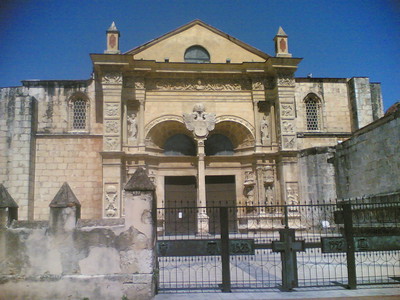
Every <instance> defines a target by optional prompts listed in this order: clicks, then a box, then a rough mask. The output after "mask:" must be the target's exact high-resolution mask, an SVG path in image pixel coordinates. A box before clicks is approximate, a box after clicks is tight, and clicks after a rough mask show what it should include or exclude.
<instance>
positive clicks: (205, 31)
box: [125, 20, 269, 63]
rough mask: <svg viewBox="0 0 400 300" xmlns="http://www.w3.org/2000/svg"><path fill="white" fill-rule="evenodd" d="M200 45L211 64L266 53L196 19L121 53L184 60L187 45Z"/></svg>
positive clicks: (257, 59) (257, 57) (261, 58)
mask: <svg viewBox="0 0 400 300" xmlns="http://www.w3.org/2000/svg"><path fill="white" fill-rule="evenodd" d="M192 46H200V47H203V48H204V49H206V50H207V51H208V53H209V55H210V62H211V63H226V62H227V61H228V60H229V61H230V62H231V63H242V62H264V61H265V60H267V59H268V58H269V55H268V54H266V53H264V52H262V51H260V50H258V49H256V48H254V47H252V46H250V45H248V44H246V43H244V42H242V41H239V40H238V39H236V38H234V37H232V36H230V35H228V34H226V33H224V32H222V31H220V30H218V29H216V28H214V27H212V26H210V25H208V24H206V23H204V22H202V21H200V20H195V21H192V22H190V23H188V24H186V25H184V26H181V27H179V28H178V29H175V30H173V31H171V32H169V33H167V34H165V35H163V36H161V37H159V38H156V39H154V40H152V41H150V42H148V43H146V44H144V45H142V46H139V47H137V48H134V49H132V50H130V51H128V52H126V53H125V54H131V55H133V58H134V59H135V60H155V61H160V62H163V61H166V60H167V61H169V62H184V61H185V60H184V56H185V52H186V50H187V49H188V48H189V47H192Z"/></svg>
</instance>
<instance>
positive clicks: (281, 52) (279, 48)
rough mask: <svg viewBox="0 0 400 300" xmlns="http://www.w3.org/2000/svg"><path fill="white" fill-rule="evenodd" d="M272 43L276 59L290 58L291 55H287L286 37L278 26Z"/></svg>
mask: <svg viewBox="0 0 400 300" xmlns="http://www.w3.org/2000/svg"><path fill="white" fill-rule="evenodd" d="M274 42H275V56H276V57H292V54H290V53H289V46H288V35H287V34H286V32H285V31H284V30H283V28H282V27H281V26H279V29H278V33H277V34H276V35H275V38H274Z"/></svg>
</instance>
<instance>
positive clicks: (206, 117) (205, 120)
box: [183, 103, 215, 138]
mask: <svg viewBox="0 0 400 300" xmlns="http://www.w3.org/2000/svg"><path fill="white" fill-rule="evenodd" d="M183 120H184V121H185V125H186V128H187V129H189V130H190V131H193V132H194V134H195V135H196V136H197V137H202V138H205V137H206V136H207V135H208V133H209V132H210V131H211V130H213V129H214V127H215V114H212V113H206V112H205V108H204V105H203V104H201V103H198V104H196V105H195V106H194V107H193V112H192V113H190V114H183Z"/></svg>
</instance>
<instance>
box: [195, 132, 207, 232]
mask: <svg viewBox="0 0 400 300" xmlns="http://www.w3.org/2000/svg"><path fill="white" fill-rule="evenodd" d="M204 141H205V139H197V157H198V164H197V207H200V208H199V210H198V212H197V231H198V234H208V231H209V226H208V219H209V217H208V216H207V209H206V207H207V200H206V175H205V162H204V156H205V152H204Z"/></svg>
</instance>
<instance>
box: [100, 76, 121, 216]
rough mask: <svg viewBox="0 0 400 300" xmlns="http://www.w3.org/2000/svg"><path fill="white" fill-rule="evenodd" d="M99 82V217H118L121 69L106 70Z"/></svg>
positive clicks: (119, 196) (119, 207)
mask: <svg viewBox="0 0 400 300" xmlns="http://www.w3.org/2000/svg"><path fill="white" fill-rule="evenodd" d="M102 85H103V97H104V98H103V101H104V105H103V116H104V124H103V217H104V218H119V217H120V216H121V215H122V214H123V212H122V209H121V185H122V182H121V178H122V176H121V173H122V161H121V158H120V155H119V153H120V151H121V143H122V130H121V129H122V126H121V125H122V121H121V116H122V114H121V111H122V109H121V103H122V101H121V93H122V73H121V72H108V73H105V74H104V76H103V78H102Z"/></svg>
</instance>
